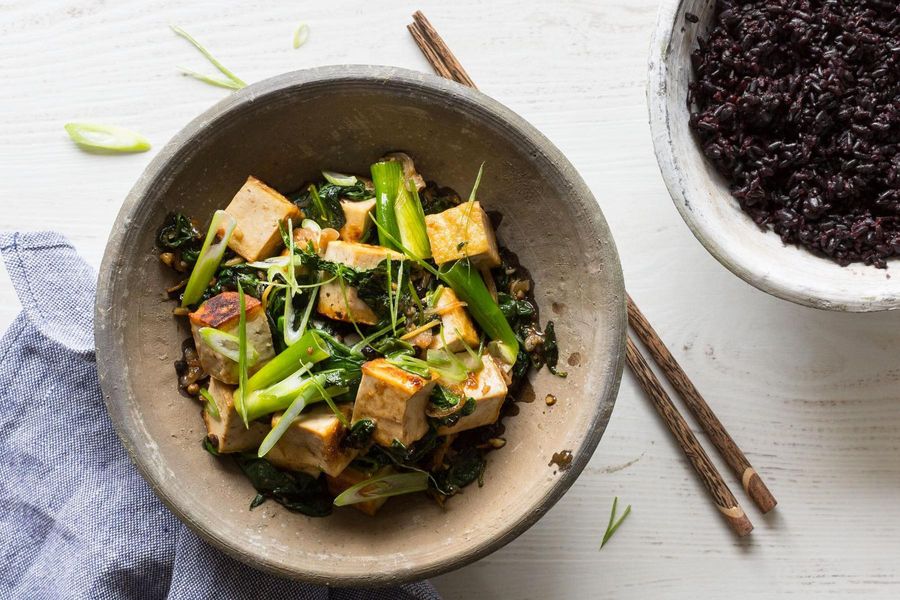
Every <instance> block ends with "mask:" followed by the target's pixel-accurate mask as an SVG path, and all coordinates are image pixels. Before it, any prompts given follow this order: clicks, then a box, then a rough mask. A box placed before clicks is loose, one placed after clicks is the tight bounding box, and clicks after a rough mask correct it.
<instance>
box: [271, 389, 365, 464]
mask: <svg viewBox="0 0 900 600" xmlns="http://www.w3.org/2000/svg"><path fill="white" fill-rule="evenodd" d="M338 407H339V408H340V409H341V410H342V411H344V414H345V415H346V416H347V417H348V418H349V417H350V406H349V405H347V404H342V405H338ZM281 415H282V413H277V414H275V415H273V416H272V427H274V426H275V425H277V424H278V421H279V420H280V419H281ZM344 433H345V428H344V426H343V425H342V424H341V421H340V419H338V418H337V415H335V414H334V412H333V411H332V410H331V408H330V407H329V406H328V405H327V404H325V403H324V402H322V403H320V404H316V405H314V406H313V407H312V408H308V409H306V410H305V411H303V412H302V413H301V414H300V416H299V417H297V419H296V420H295V421H294V422H293V423H291V426H290V427H288V430H287V431H286V432H285V433H284V435H283V436H281V439H279V440H278V443H276V444H275V445H274V446H273V447H272V449H271V450H269V453H268V454H266V459H267V460H268V461H269V462H270V463H272V464H273V465H275V466H277V467H281V468H283V469H288V470H291V471H304V472H306V473H309V474H311V475H318V474H319V473H320V472H325V473H327V474H328V475H338V474H339V473H340V472H341V471H343V470H344V469H345V468H346V467H347V465H349V464H350V461H351V460H353V459H354V458H356V455H357V453H358V452H359V451H358V450H353V449H352V448H342V447H341V439H342V438H343V436H344Z"/></svg>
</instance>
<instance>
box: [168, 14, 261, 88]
mask: <svg viewBox="0 0 900 600" xmlns="http://www.w3.org/2000/svg"><path fill="white" fill-rule="evenodd" d="M170 27H171V28H172V31H174V32H175V33H176V34H178V35H180V36H181V37H183V38H184V39H186V40H187V41H189V42H190V43H191V45H192V46H194V48H196V49H197V50H199V51H200V54H202V55H203V56H205V57H206V60H208V61H209V62H210V63H212V65H213V66H214V67H215V68H217V69H218V70H219V72H220V73H221V74H222V75H224V76H225V77H227V78H228V79H229V81H231V83H232V84H234V85H233V87H234V88H235V89H240V88H244V87H247V83H246V82H245V81H244V80H243V79H241V78H240V77H238V76H237V75H235V74H234V73H232V72H231V71H230V70H229V69H228V68H227V67H226V66H225V65H223V64H222V63H220V62H219V61H218V60H216V57H215V56H213V55H212V54H211V53H210V51H209V50H207V49H206V48H204V47H203V44H201V43H200V42H198V41H197V40H195V39H194V37H193V36H192V35H191V34H189V33H188V32H187V31H185V30H184V29H182V28H181V27H178V26H177V25H170ZM185 75H190V76H191V77H196V74H194V72H193V71H191V72H187V73H185ZM198 79H201V80H202V81H205V82H206V83H211V82H210V81H207V80H208V79H212V78H211V77H207V76H205V75H203V76H201V77H198ZM214 81H216V82H218V83H213V85H222V86H223V87H232V86H230V85H227V84H225V85H223V84H224V83H225V82H224V81H222V80H220V79H216V80H214Z"/></svg>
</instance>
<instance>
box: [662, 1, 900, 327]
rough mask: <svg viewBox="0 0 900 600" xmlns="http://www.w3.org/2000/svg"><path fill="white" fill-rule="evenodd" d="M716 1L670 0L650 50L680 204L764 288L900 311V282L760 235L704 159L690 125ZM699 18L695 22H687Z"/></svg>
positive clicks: (670, 180) (672, 187) (826, 305)
mask: <svg viewBox="0 0 900 600" xmlns="http://www.w3.org/2000/svg"><path fill="white" fill-rule="evenodd" d="M715 4H716V3H715V0H664V1H663V3H662V5H661V7H660V11H659V19H658V22H657V27H656V33H655V35H654V37H653V41H652V42H651V45H650V75H649V80H648V85H647V101H648V104H649V108H650V129H651V131H652V134H653V145H654V148H655V150H656V158H657V160H658V161H659V167H660V171H661V172H662V175H663V179H664V180H665V182H666V186H667V187H668V188H669V193H670V194H671V196H672V200H673V201H674V202H675V207H676V208H677V209H678V212H679V213H681V216H682V218H683V219H684V221H685V223H687V225H688V227H690V229H691V231H692V232H693V233H694V236H695V237H696V238H697V239H698V240H699V241H700V243H701V244H703V246H704V247H706V249H707V250H708V251H709V253H710V254H712V255H713V256H714V257H715V258H716V259H717V260H718V261H719V262H720V263H722V264H723V265H724V266H725V267H727V268H728V269H729V270H731V271H732V272H733V273H734V274H735V275H737V276H738V277H740V278H742V279H743V280H745V281H746V282H748V283H750V284H751V285H754V286H756V287H757V288H759V289H760V290H762V291H764V292H767V293H769V294H772V295H773V296H777V297H779V298H783V299H785V300H790V301H791V302H796V303H797V304H803V305H806V306H812V307H814V308H821V309H828V310H837V311H849V312H866V311H878V310H892V309H897V308H900V277H889V276H888V273H889V272H890V271H893V270H895V269H896V268H897V266H896V265H897V261H893V262H892V263H891V264H892V265H894V266H892V267H891V268H889V269H888V270H887V271H885V270H884V269H877V268H875V267H872V266H868V265H864V264H861V263H854V264H852V265H849V266H847V267H841V266H840V265H838V264H837V263H835V262H833V261H831V260H829V259H826V258H822V257H820V256H816V255H815V254H812V253H811V252H808V251H807V250H805V249H802V248H799V247H797V246H793V245H791V246H786V245H784V244H783V243H782V241H781V238H780V237H779V236H778V235H777V234H775V233H774V232H772V231H766V232H763V231H760V229H759V227H757V226H756V224H755V223H754V222H753V220H752V219H751V218H750V217H749V216H748V215H747V214H746V213H745V212H743V211H742V210H741V209H740V207H739V206H738V203H737V200H735V199H734V198H733V197H732V196H731V193H730V192H729V189H728V183H727V182H726V181H725V179H724V178H722V177H721V176H720V175H719V174H718V173H717V172H716V171H715V169H714V168H713V167H712V166H711V165H710V164H709V163H708V162H707V161H706V158H705V157H704V156H703V152H702V151H701V149H700V147H699V144H698V143H697V140H696V138H695V136H694V135H693V133H692V132H691V131H690V128H689V126H688V117H689V112H688V106H687V93H688V84H689V83H690V81H691V79H692V77H693V74H692V70H691V56H690V55H691V52H692V51H693V50H694V48H696V47H697V35H698V34H700V35H702V34H705V33H706V31H707V29H708V28H709V26H710V23H711V21H712V18H713V14H714V11H715ZM686 13H692V14H694V15H696V16H697V17H698V19H699V20H698V22H697V23H692V22H690V21H688V20H686V19H685V14H686Z"/></svg>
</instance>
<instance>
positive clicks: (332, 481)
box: [325, 466, 394, 517]
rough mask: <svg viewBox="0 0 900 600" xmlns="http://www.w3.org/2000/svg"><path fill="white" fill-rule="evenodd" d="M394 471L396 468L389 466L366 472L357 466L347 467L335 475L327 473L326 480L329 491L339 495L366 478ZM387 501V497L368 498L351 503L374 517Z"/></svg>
mask: <svg viewBox="0 0 900 600" xmlns="http://www.w3.org/2000/svg"><path fill="white" fill-rule="evenodd" d="M393 472H394V469H393V468H391V467H389V466H388V467H384V468H383V469H381V470H380V471H378V472H377V473H366V472H365V471H362V470H360V469H357V468H355V467H347V468H346V469H344V470H343V471H341V472H340V474H339V475H337V476H335V477H332V476H331V475H326V476H325V481H326V483H327V484H328V491H329V492H330V493H332V494H334V495H335V496H337V495H338V494H340V493H342V492H344V491H345V490H347V489H349V488H351V487H353V486H354V485H356V484H357V483H359V482H361V481H365V480H366V479H371V478H372V477H376V476H381V475H388V474H390V473H393ZM387 501H388V498H387V497H384V498H375V499H373V500H367V501H365V502H357V503H356V504H351V505H350V506H352V507H353V508H355V509H356V510H358V511H360V512H362V513H365V514H367V515H369V516H370V517H374V516H375V513H377V512H378V509H379V508H381V507H382V506H384V503H385V502H387Z"/></svg>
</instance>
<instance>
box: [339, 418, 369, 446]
mask: <svg viewBox="0 0 900 600" xmlns="http://www.w3.org/2000/svg"><path fill="white" fill-rule="evenodd" d="M373 433H375V421H373V420H372V419H361V420H359V421H357V422H356V423H354V424H353V425H352V426H351V427H350V431H349V433H347V436H346V437H345V438H344V440H343V445H344V446H345V447H347V448H356V449H362V448H365V447H366V445H367V444H368V443H369V440H371V439H372V434H373Z"/></svg>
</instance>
